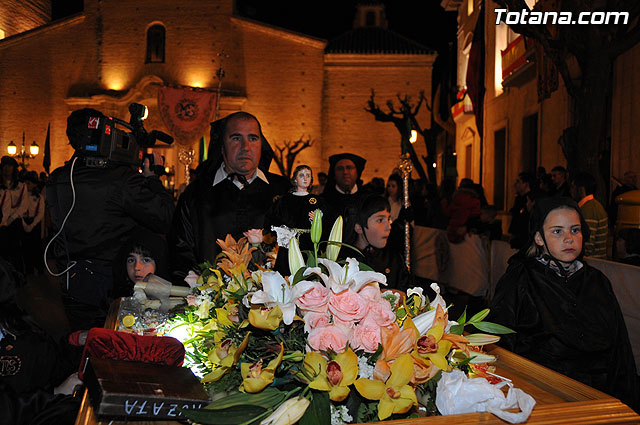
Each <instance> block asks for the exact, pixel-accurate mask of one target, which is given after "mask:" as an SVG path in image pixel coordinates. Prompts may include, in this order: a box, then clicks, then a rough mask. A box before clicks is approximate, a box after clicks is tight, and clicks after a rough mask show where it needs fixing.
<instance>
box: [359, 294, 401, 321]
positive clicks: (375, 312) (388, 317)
mask: <svg viewBox="0 0 640 425" xmlns="http://www.w3.org/2000/svg"><path fill="white" fill-rule="evenodd" d="M367 320H371V321H373V322H374V323H375V324H376V325H378V326H381V327H384V326H389V325H390V324H392V323H393V322H395V321H396V315H395V313H394V312H393V310H391V304H389V301H387V300H382V301H380V302H377V303H373V302H370V303H369V306H368V310H367V314H366V316H365V317H364V321H367Z"/></svg>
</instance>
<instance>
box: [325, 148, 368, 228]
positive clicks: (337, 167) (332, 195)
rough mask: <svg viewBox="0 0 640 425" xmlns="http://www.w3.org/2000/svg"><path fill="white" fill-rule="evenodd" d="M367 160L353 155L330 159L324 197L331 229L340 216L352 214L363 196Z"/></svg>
mask: <svg viewBox="0 0 640 425" xmlns="http://www.w3.org/2000/svg"><path fill="white" fill-rule="evenodd" d="M366 163H367V160H366V159H364V158H362V157H361V156H358V155H355V154H352V153H340V154H336V155H331V156H330V157H329V177H328V179H327V184H326V185H325V186H324V192H322V197H323V198H324V200H325V203H326V205H327V212H326V216H327V220H326V221H325V220H323V221H325V222H326V223H329V227H331V225H332V224H333V222H334V221H335V219H336V218H337V217H338V216H339V215H342V216H346V215H347V214H350V210H351V209H352V208H354V207H355V206H356V205H357V204H358V202H360V198H361V197H362V195H363V190H362V180H361V177H362V172H363V171H364V166H365V164H366Z"/></svg>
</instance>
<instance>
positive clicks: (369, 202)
mask: <svg viewBox="0 0 640 425" xmlns="http://www.w3.org/2000/svg"><path fill="white" fill-rule="evenodd" d="M380 211H391V206H390V205H389V200H388V199H387V198H385V197H384V196H382V195H368V196H367V197H366V198H364V199H363V200H362V204H361V205H360V208H359V209H358V213H357V218H356V224H359V225H360V226H362V228H363V229H365V228H368V226H367V221H369V217H371V216H372V215H373V214H375V213H377V212H380Z"/></svg>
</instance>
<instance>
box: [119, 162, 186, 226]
mask: <svg viewBox="0 0 640 425" xmlns="http://www.w3.org/2000/svg"><path fill="white" fill-rule="evenodd" d="M157 164H162V158H160V162H157ZM143 168H144V170H146V171H144V170H143V174H144V175H147V174H149V176H148V177H143V175H140V174H138V173H136V174H135V175H131V176H130V177H129V178H127V180H126V182H125V186H124V187H123V188H122V190H123V207H124V210H125V211H126V213H127V214H128V215H130V216H131V217H133V218H134V219H135V220H136V221H137V222H138V223H140V224H141V225H143V226H145V227H147V228H149V229H150V230H153V231H154V232H158V233H162V234H165V233H167V232H168V231H169V227H170V226H171V218H172V217H173V210H174V205H173V199H172V197H171V194H169V192H167V191H166V190H165V189H164V187H163V186H162V183H161V182H160V178H159V177H158V176H157V175H155V174H154V173H153V172H150V170H149V164H148V160H145V164H143Z"/></svg>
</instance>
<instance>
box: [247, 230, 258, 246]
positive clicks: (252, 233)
mask: <svg viewBox="0 0 640 425" xmlns="http://www.w3.org/2000/svg"><path fill="white" fill-rule="evenodd" d="M243 235H244V236H245V237H246V238H247V240H248V241H249V243H252V244H253V243H261V242H262V229H249V230H247V231H246V232H244V233H243Z"/></svg>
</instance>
